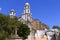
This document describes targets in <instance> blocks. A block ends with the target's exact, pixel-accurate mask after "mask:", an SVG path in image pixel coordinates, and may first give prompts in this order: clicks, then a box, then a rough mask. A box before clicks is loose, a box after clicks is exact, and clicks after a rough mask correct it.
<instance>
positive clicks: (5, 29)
mask: <svg viewBox="0 0 60 40" xmlns="http://www.w3.org/2000/svg"><path fill="white" fill-rule="evenodd" d="M18 27H20V22H18V18H17V17H15V18H10V17H9V16H5V15H3V14H0V33H1V35H0V38H1V39H2V38H3V39H4V37H8V36H9V35H11V34H12V35H14V34H15V29H16V28H18ZM4 40H5V39H4Z"/></svg>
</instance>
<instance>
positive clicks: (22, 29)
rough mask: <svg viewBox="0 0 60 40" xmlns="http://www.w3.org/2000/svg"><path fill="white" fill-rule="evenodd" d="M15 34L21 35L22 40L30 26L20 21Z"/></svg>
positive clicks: (28, 32)
mask: <svg viewBox="0 0 60 40" xmlns="http://www.w3.org/2000/svg"><path fill="white" fill-rule="evenodd" d="M17 34H18V35H19V36H20V37H23V40H24V39H26V38H27V37H28V35H29V34H30V28H29V27H28V26H27V25H26V24H23V23H22V24H21V26H20V27H19V29H18V31H17Z"/></svg>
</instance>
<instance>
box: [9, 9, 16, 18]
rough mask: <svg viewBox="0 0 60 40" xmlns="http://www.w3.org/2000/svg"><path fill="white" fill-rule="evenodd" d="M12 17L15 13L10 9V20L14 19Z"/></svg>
mask: <svg viewBox="0 0 60 40" xmlns="http://www.w3.org/2000/svg"><path fill="white" fill-rule="evenodd" d="M14 17H15V11H14V9H12V10H11V11H10V18H14Z"/></svg>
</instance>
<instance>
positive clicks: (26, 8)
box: [24, 3, 30, 13]
mask: <svg viewBox="0 0 60 40" xmlns="http://www.w3.org/2000/svg"><path fill="white" fill-rule="evenodd" d="M24 13H30V4H29V3H25V6H24Z"/></svg>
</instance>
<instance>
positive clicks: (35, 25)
mask: <svg viewBox="0 0 60 40" xmlns="http://www.w3.org/2000/svg"><path fill="white" fill-rule="evenodd" d="M15 15H16V13H15V11H14V9H12V10H11V11H10V17H11V18H13V17H15ZM18 21H20V22H22V23H24V24H27V25H28V27H29V28H30V31H31V32H30V35H29V36H28V40H34V39H35V32H36V30H44V29H49V27H48V26H47V25H46V24H44V23H42V22H41V21H39V20H37V19H33V18H32V14H31V11H30V4H29V3H25V5H24V12H23V13H22V14H21V16H20V17H19V19H18Z"/></svg>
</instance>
